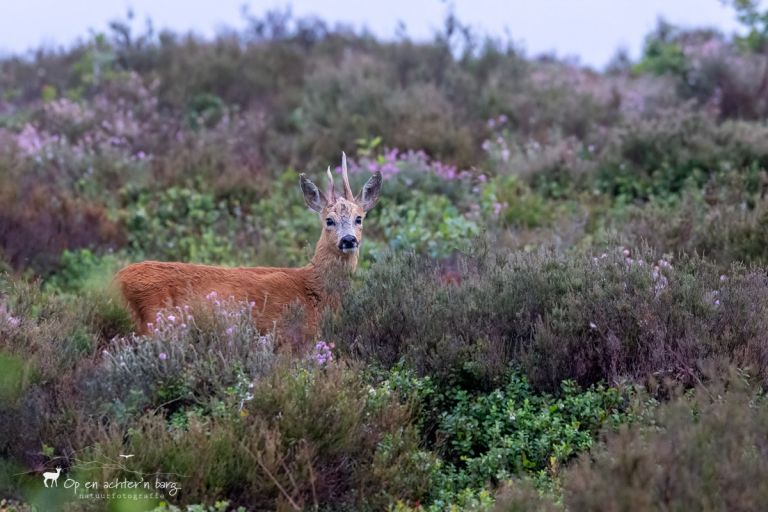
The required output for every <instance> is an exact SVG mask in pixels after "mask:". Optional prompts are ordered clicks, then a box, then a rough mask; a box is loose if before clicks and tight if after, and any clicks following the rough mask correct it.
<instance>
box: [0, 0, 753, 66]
mask: <svg viewBox="0 0 768 512" xmlns="http://www.w3.org/2000/svg"><path fill="white" fill-rule="evenodd" d="M453 4H454V6H455V11H456V13H457V15H458V18H459V20H461V21H462V22H464V23H468V24H469V25H471V26H472V27H473V28H476V29H478V30H479V31H481V32H484V33H488V34H490V35H493V36H500V37H502V36H504V35H505V34H510V36H511V38H512V40H513V41H514V42H515V43H517V44H518V45H519V46H520V47H522V48H524V49H525V51H526V54H527V55H530V56H533V55H538V54H541V53H552V52H554V53H555V54H556V55H558V56H560V57H573V56H575V57H578V58H579V60H580V61H581V62H582V63H585V64H588V65H591V66H595V67H602V66H604V65H605V64H606V63H607V62H608V61H609V60H610V58H611V57H612V56H613V55H614V54H615V53H616V50H617V49H618V48H619V47H624V48H626V49H627V50H629V53H630V55H631V56H632V57H637V56H638V55H639V52H640V50H641V48H642V42H643V37H644V36H645V35H646V34H647V33H648V32H649V31H650V30H651V29H653V27H654V26H655V25H656V20H657V18H658V17H659V16H663V17H664V18H665V19H667V21H670V22H671V23H674V24H679V25H683V26H689V27H697V26H707V27H714V28H717V29H719V30H721V31H723V32H725V33H727V34H729V33H731V32H733V31H735V30H736V29H737V28H738V24H737V22H736V21H735V19H734V18H735V17H734V13H733V11H732V10H731V9H729V8H727V7H724V6H723V4H722V2H721V1H720V0H506V1H505V0H453ZM766 4H768V0H764V1H763V5H764V6H765V5H766ZM243 5H247V6H248V8H249V10H250V12H252V13H258V14H261V13H263V12H264V11H266V10H268V9H270V8H277V7H285V6H288V5H290V6H292V9H293V12H294V14H296V15H299V16H301V15H308V14H313V15H317V16H319V17H321V18H323V19H324V20H326V21H328V22H330V23H336V22H343V23H345V24H348V25H352V26H353V27H355V28H362V27H367V28H368V29H369V30H370V31H372V32H373V33H374V34H376V35H378V36H381V37H392V36H393V35H394V33H395V29H396V27H397V25H398V22H399V21H402V22H403V23H404V24H405V26H406V29H407V33H408V34H409V35H410V36H411V37H412V38H413V39H425V38H429V37H430V36H431V34H433V33H434V31H435V30H437V29H439V28H440V27H441V25H442V20H443V19H444V16H445V13H446V11H447V7H446V3H445V2H444V1H441V0H385V1H364V0H291V1H277V0H252V1H248V0H91V1H86V0H0V52H2V53H5V54H7V53H23V52H25V51H26V50H28V49H29V48H34V47H38V46H40V45H41V44H45V45H46V46H49V47H51V46H53V47H56V46H59V45H69V44H71V43H72V42H73V41H75V40H76V39H77V38H82V37H87V36H88V34H89V30H90V29H93V30H96V31H102V30H104V29H105V28H106V27H107V22H108V21H109V20H112V19H115V18H124V17H125V13H126V12H127V10H128V8H129V7H130V8H132V9H133V11H134V13H135V15H136V17H135V25H136V27H137V28H138V27H143V24H144V20H145V19H146V18H147V17H150V18H152V20H153V22H154V25H155V27H156V28H171V29H173V30H175V31H183V32H187V31H190V30H192V31H194V32H197V33H199V34H202V35H206V36H211V35H213V34H215V33H216V32H217V30H219V29H220V28H221V27H223V26H229V27H234V28H242V27H243V26H244V23H243V19H242V16H241V7H242V6H243Z"/></svg>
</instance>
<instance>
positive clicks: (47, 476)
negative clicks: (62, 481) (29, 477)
mask: <svg viewBox="0 0 768 512" xmlns="http://www.w3.org/2000/svg"><path fill="white" fill-rule="evenodd" d="M60 474H61V468H59V467H57V468H56V472H55V473H54V472H53V471H48V472H46V473H43V485H45V486H46V487H48V480H51V487H58V486H59V475H60Z"/></svg>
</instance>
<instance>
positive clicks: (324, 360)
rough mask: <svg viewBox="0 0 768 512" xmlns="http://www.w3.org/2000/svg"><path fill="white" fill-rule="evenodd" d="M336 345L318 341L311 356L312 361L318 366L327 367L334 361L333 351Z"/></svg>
mask: <svg viewBox="0 0 768 512" xmlns="http://www.w3.org/2000/svg"><path fill="white" fill-rule="evenodd" d="M334 348H335V345H334V344H333V343H326V342H325V341H318V342H317V343H316V344H315V346H314V350H313V352H312V354H311V356H310V357H311V359H312V360H313V361H314V362H315V363H316V364H317V365H318V366H325V365H326V364H328V363H330V362H331V361H333V349H334Z"/></svg>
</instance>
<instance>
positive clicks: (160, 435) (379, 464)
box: [76, 363, 434, 510]
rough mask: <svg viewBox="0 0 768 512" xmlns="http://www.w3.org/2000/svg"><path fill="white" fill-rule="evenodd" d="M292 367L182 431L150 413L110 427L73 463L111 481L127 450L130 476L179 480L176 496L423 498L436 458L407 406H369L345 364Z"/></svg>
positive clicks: (312, 500) (275, 504)
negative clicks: (424, 446) (241, 401)
mask: <svg viewBox="0 0 768 512" xmlns="http://www.w3.org/2000/svg"><path fill="white" fill-rule="evenodd" d="M291 366H292V365H288V366H281V367H279V368H277V369H276V370H275V371H274V372H273V373H271V374H270V375H268V376H266V377H265V378H262V379H259V380H257V381H256V382H255V385H254V387H253V391H252V398H251V400H249V401H247V402H246V403H245V405H244V406H243V408H242V409H241V410H240V412H238V410H237V407H236V404H228V405H230V406H231V405H235V407H234V408H232V407H225V408H223V409H222V410H221V411H219V412H215V413H214V414H212V415H210V416H204V417H195V416H192V417H190V419H189V421H188V423H187V424H186V425H185V426H184V427H183V428H182V429H176V428H173V429H169V428H168V421H167V418H165V417H163V416H160V415H157V414H153V413H151V412H149V413H146V414H145V415H143V416H142V417H140V418H139V419H138V421H137V422H135V423H134V424H133V426H132V427H131V428H130V429H128V430H127V431H126V430H124V429H122V428H117V427H116V426H112V427H110V428H109V429H107V430H105V431H103V433H102V434H101V437H100V440H99V442H98V444H96V445H94V446H93V447H91V448H88V449H86V450H84V452H83V453H81V454H79V460H81V461H88V463H82V464H81V465H80V466H79V467H76V469H79V470H82V471H85V472H87V473H88V474H89V475H90V476H89V478H93V479H96V480H99V481H102V480H104V479H110V478H114V477H115V476H119V475H122V474H123V472H122V471H121V470H120V469H119V468H116V467H115V466H114V465H111V464H108V463H107V462H108V461H110V460H115V459H117V456H118V454H119V453H123V452H124V451H125V450H128V451H129V453H132V454H134V457H133V458H132V459H131V461H130V470H131V474H132V475H136V474H139V475H142V476H144V477H149V476H150V475H156V474H162V475H163V477H164V478H170V479H172V480H176V481H180V484H181V485H182V488H183V493H180V494H179V498H178V500H179V501H180V502H182V503H195V502H204V503H212V502H213V501H215V500H216V499H217V498H218V497H224V496H226V497H227V498H228V499H230V500H232V501H233V502H234V503H240V504H243V505H246V506H248V507H252V508H255V509H275V508H277V509H281V508H282V509H291V510H301V509H304V508H307V507H312V506H314V507H330V506H333V507H334V508H336V509H339V508H342V509H343V508H344V507H348V508H349V509H355V510H371V509H372V510H381V509H382V507H386V506H387V504H388V503H389V502H391V501H392V498H391V497H390V495H395V496H400V497H402V498H404V499H412V500H416V499H419V498H421V497H423V495H424V493H425V491H426V489H427V488H428V483H429V481H430V475H431V472H432V466H433V464H434V462H433V461H432V460H431V458H430V456H429V455H428V454H422V452H421V451H420V450H419V448H418V438H417V437H416V436H415V431H414V430H413V429H412V428H411V427H409V425H408V422H409V413H408V410H407V408H406V407H404V406H401V405H399V404H398V403H397V402H396V401H393V400H392V399H390V400H386V401H376V403H371V402H370V400H369V398H368V395H369V393H368V390H367V387H366V386H364V385H363V383H362V382H360V381H359V376H358V374H357V373H356V372H352V371H349V370H348V369H346V368H344V366H343V365H337V364H335V363H333V364H329V365H327V366H326V367H325V368H324V369H321V370H316V371H313V370H307V369H301V368H294V367H291ZM100 461H101V462H103V463H104V464H98V462H100ZM91 466H96V467H97V468H98V469H90V467H91ZM137 471H138V473H135V472H137Z"/></svg>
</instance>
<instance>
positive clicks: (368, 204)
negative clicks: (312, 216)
mask: <svg viewBox="0 0 768 512" xmlns="http://www.w3.org/2000/svg"><path fill="white" fill-rule="evenodd" d="M341 171H342V181H343V186H344V190H343V195H337V194H336V190H335V189H334V186H333V174H331V168H330V167H328V191H327V192H326V193H323V192H322V191H321V190H320V189H319V188H317V186H316V185H315V184H314V183H312V182H311V181H310V180H309V178H307V177H306V176H305V175H304V174H301V180H300V181H301V191H302V193H303V194H304V202H305V203H306V204H307V206H308V207H309V208H310V209H311V210H314V211H315V212H317V213H319V214H320V220H321V222H322V226H323V232H322V234H321V235H320V241H319V242H318V245H317V248H318V250H323V251H324V252H327V253H330V254H335V255H336V256H338V257H341V258H344V257H349V258H354V259H356V258H357V251H358V249H359V247H360V242H361V241H362V239H363V220H364V219H365V214H366V213H367V212H368V211H369V210H370V209H371V208H373V207H374V206H375V205H376V202H377V201H378V200H379V193H380V191H381V173H380V172H378V171H376V172H375V173H374V174H373V176H371V178H370V179H369V180H368V182H367V183H366V184H365V185H364V186H363V190H362V191H361V192H360V194H358V195H357V197H355V196H354V194H353V193H352V188H351V187H350V185H349V176H348V174H347V155H346V154H344V153H342V154H341Z"/></svg>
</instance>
